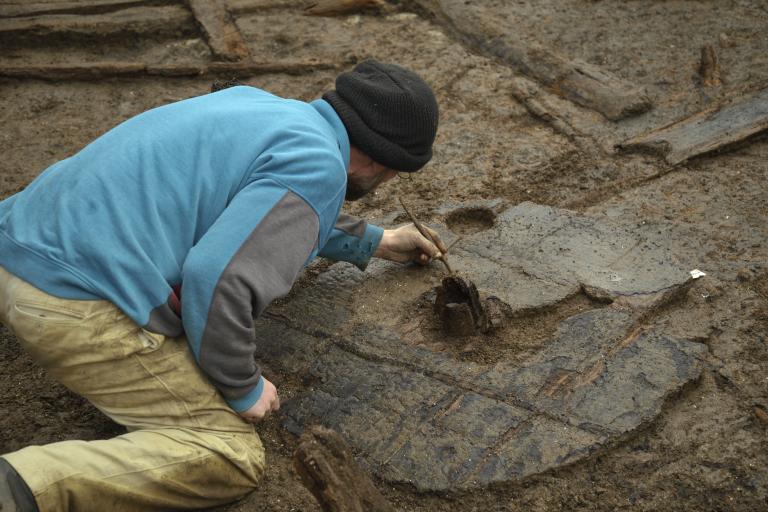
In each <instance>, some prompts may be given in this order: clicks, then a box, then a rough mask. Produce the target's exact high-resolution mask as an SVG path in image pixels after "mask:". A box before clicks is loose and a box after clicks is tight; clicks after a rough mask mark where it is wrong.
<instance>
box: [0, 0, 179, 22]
mask: <svg viewBox="0 0 768 512" xmlns="http://www.w3.org/2000/svg"><path fill="white" fill-rule="evenodd" d="M172 4H178V1H175V0H72V1H64V2H20V3H2V4H1V5H0V18H11V17H23V16H41V15H43V14H102V13H105V12H112V11H116V10H118V9H125V8H127V7H140V6H160V5H172Z"/></svg>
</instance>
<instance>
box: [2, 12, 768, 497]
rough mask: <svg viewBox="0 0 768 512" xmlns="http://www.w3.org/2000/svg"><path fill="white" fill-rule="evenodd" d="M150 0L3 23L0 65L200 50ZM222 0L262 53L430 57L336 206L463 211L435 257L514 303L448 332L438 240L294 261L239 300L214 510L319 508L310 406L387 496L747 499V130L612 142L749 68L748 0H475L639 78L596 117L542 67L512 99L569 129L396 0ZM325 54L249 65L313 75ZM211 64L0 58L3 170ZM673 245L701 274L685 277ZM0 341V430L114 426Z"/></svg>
mask: <svg viewBox="0 0 768 512" xmlns="http://www.w3.org/2000/svg"><path fill="white" fill-rule="evenodd" d="M14 2H15V0H14ZM12 3H13V2H12ZM15 3H18V4H23V3H25V2H20V1H19V2H15ZM50 3H52V4H54V3H55V2H52V1H51V2H50ZM161 3H162V2H157V3H156V4H158V5H156V6H155V7H154V8H156V9H159V10H158V12H160V11H162V13H165V14H162V15H163V16H167V17H168V19H169V20H170V19H174V20H177V23H178V25H176V26H173V27H172V26H171V25H169V24H168V23H165V24H164V28H163V29H162V30H155V29H151V27H153V26H155V25H156V23H155V25H152V24H149V25H146V26H145V27H144V28H143V29H142V28H141V27H139V29H137V30H138V33H139V34H140V35H130V34H129V35H126V34H120V33H118V34H115V33H110V34H109V35H103V36H99V37H91V36H83V35H79V36H77V35H76V36H68V35H66V34H65V35H62V34H59V35H55V37H54V36H50V37H42V38H41V37H35V36H34V35H26V36H23V37H22V36H21V35H13V34H11V35H8V34H7V33H6V34H3V35H2V36H1V37H2V41H0V46H2V47H3V50H2V51H0V67H2V66H6V65H18V64H24V63H32V64H34V63H38V64H40V63H46V62H49V63H50V62H82V61H86V62H96V61H100V60H138V61H147V62H153V63H179V64H183V63H199V62H201V61H205V60H206V59H209V58H210V55H209V50H208V47H207V45H206V44H205V42H204V41H203V40H202V39H201V38H200V36H199V32H198V31H197V30H196V29H195V27H194V26H193V24H192V23H191V21H190V19H189V16H188V15H187V14H186V13H185V12H184V11H179V10H178V9H176V8H169V7H168V6H167V5H166V6H165V7H163V6H160V5H159V4H161ZM229 4H230V6H232V7H233V9H234V12H235V19H236V20H237V23H238V25H239V27H240V30H241V32H242V33H243V34H244V36H245V38H246V40H247V42H248V44H249V47H250V49H251V52H252V53H253V54H254V56H255V58H257V59H258V60H260V61H296V60H300V59H304V58H317V59H318V60H319V61H321V62H323V63H327V64H333V65H335V66H338V68H339V69H346V68H348V67H350V66H351V63H352V62H354V61H355V60H360V59H362V58H365V57H367V56H374V57H377V58H379V59H382V60H388V61H395V62H399V63H402V64H403V65H406V66H410V67H412V68H414V69H416V70H417V71H419V72H420V73H421V74H422V75H423V76H424V77H425V78H426V79H427V80H428V81H430V82H431V83H432V84H433V85H434V87H435V89H436V91H437V96H438V100H439V102H440V106H441V124H440V132H439V134H438V139H437V144H436V147H435V158H434V160H433V162H432V163H430V165H429V166H428V167H427V168H426V169H425V170H424V171H423V172H421V173H419V175H417V176H415V177H414V179H413V180H410V181H409V180H395V181H393V182H391V183H389V184H387V185H386V186H385V187H383V188H382V189H381V190H380V191H379V192H378V193H377V194H376V195H374V196H371V197H369V198H366V199H364V200H362V201H359V202H358V203H355V204H352V205H349V211H350V212H351V213H356V214H360V215H364V216H366V217H368V218H372V219H375V220H376V221H377V222H379V223H380V224H381V225H383V226H385V227H390V226H396V225H399V224H401V223H403V222H405V218H404V217H403V215H402V212H401V211H399V210H398V208H397V204H398V203H397V197H398V196H400V197H402V198H403V200H404V201H405V202H406V203H407V204H408V205H410V206H411V208H412V209H413V210H414V213H415V214H416V215H417V217H419V218H421V219H423V220H424V221H427V222H430V223H434V224H435V225H438V226H441V229H442V230H443V232H444V233H446V237H447V239H448V240H449V242H451V241H453V239H454V237H455V236H461V239H460V240H459V241H458V242H457V243H456V245H455V246H454V247H453V248H452V250H451V254H450V257H451V263H452V265H454V266H455V267H456V268H457V269H458V270H459V271H460V272H462V273H467V274H469V275H471V276H472V279H473V280H475V282H476V283H477V284H478V287H479V288H480V290H481V292H482V293H485V294H493V295H496V296H499V297H500V298H501V299H502V300H503V301H504V302H506V303H507V304H509V305H510V310H511V311H510V313H509V317H508V318H507V321H506V323H505V325H504V327H503V328H502V329H500V330H499V331H497V332H494V333H493V334H492V335H491V336H488V337H485V336H473V337H470V339H466V340H463V339H460V340H455V339H454V340H449V339H446V338H445V337H443V336H441V333H440V331H439V330H438V329H439V326H438V325H437V324H436V323H435V321H434V318H433V317H430V315H431V314H432V312H431V304H430V298H431V296H430V292H431V290H433V289H434V287H435V286H437V284H439V281H440V277H441V272H442V270H441V267H440V266H439V265H438V264H435V265H433V266H430V267H428V268H426V269H422V268H412V267H402V268H401V267H396V266H394V265H389V264H384V263H375V264H373V265H372V266H371V267H370V268H369V270H368V271H367V272H366V273H365V274H362V273H360V272H358V271H357V270H355V269H354V268H352V267H350V266H348V265H345V264H335V265H330V264H328V263H327V262H322V261H321V262H317V263H315V264H313V265H312V266H311V267H310V268H309V269H307V271H306V272H305V273H304V274H303V275H302V277H301V279H300V281H299V282H298V283H297V286H296V287H295V288H294V290H293V292H292V293H291V294H290V295H289V296H288V297H286V298H285V299H282V300H281V301H279V303H277V304H275V305H274V307H272V308H270V310H269V312H268V314H267V315H265V317H264V318H263V319H262V320H261V321H260V322H259V329H261V330H262V332H263V342H262V345H263V354H264V363H265V364H264V367H265V372H266V374H267V376H268V377H269V378H270V379H272V380H273V382H275V383H276V384H277V386H278V388H279V389H280V392H281V397H282V399H283V402H284V403H285V404H286V406H285V410H284V411H283V414H281V415H280V416H278V417H274V418H271V419H270V420H269V421H267V422H266V423H264V424H263V425H262V426H261V427H260V430H261V434H262V438H263V440H264V442H265V446H266V448H267V457H268V460H269V461H270V463H271V466H270V468H271V470H270V471H268V474H267V476H266V477H265V480H264V483H263V485H262V487H261V488H259V489H258V490H257V491H255V492H254V493H253V494H252V495H251V496H249V497H248V498H246V499H245V500H243V501H242V502H240V503H237V504H234V505H231V506H229V507H223V508H222V509H220V510H227V511H256V510H263V511H289V510H319V507H318V506H317V504H316V503H315V501H314V500H313V498H312V497H311V496H310V495H309V493H308V492H307V491H306V490H305V489H304V488H303V487H302V486H301V485H300V483H299V482H298V480H297V479H296V477H295V476H294V475H293V474H292V470H291V464H290V455H291V452H292V450H293V447H294V445H295V437H294V434H293V433H291V431H292V430H293V431H296V430H298V429H300V428H301V425H302V423H303V422H309V421H312V420H313V419H314V418H322V419H323V420H324V421H325V422H326V423H328V424H331V425H332V426H335V427H337V428H338V429H339V430H341V431H342V433H344V434H345V435H346V436H348V440H349V441H350V443H351V444H352V446H353V447H354V448H355V451H356V453H357V455H358V456H359V457H360V461H361V462H362V463H363V464H364V465H365V466H366V467H367V468H368V469H369V470H370V471H371V472H372V473H373V474H374V475H376V483H377V485H378V487H379V488H380V489H381V490H382V492H383V493H384V494H385V496H386V497H387V498H388V499H390V500H391V501H392V502H393V503H394V504H395V505H396V506H397V507H399V508H400V509H402V510H409V511H410V510H414V511H423V512H435V511H443V510H446V511H447V510H457V509H458V508H461V509H462V510H477V511H485V510H558V509H562V510H590V511H593V510H738V511H753V510H766V509H768V501H766V500H767V499H768V478H767V477H766V475H768V463H766V458H765V453H768V441H767V437H766V436H768V425H766V418H767V417H768V416H767V415H766V413H765V411H766V410H768V345H767V344H768V340H767V338H768V288H766V284H765V283H766V282H768V266H767V264H766V262H767V261H768V248H767V245H766V242H765V241H766V240H768V227H767V226H768V222H766V219H767V218H768V206H766V205H767V204H768V202H767V201H766V197H768V177H767V176H766V173H767V172H768V169H767V168H766V163H765V162H767V161H768V138H766V136H765V135H764V134H763V135H762V136H757V137H754V138H753V139H750V140H749V141H747V143H745V144H742V145H740V146H738V147H736V148H734V149H732V150H730V151H727V152H723V153H722V154H717V155H705V156H702V157H699V158H696V159H693V160H691V161H689V162H688V163H685V164H683V165H681V166H678V167H676V168H674V169H671V170H670V169H668V168H667V167H668V166H666V165H664V164H663V162H661V161H659V160H656V159H655V158H653V157H651V156H647V155H624V154H617V153H615V152H614V151H613V146H614V144H615V143H617V142H619V141H621V140H624V139H625V138H627V137H629V136H632V135H636V134H638V133H643V132H645V131H647V130H649V129H652V128H654V127H657V126H660V125H663V124H666V123H668V122H670V121H672V120H675V119H678V118H680V117H681V116H683V115H687V114H692V113H694V112H696V111H698V110H700V109H702V108H706V107H708V106H711V105H713V104H715V103H716V102H717V101H718V100H719V99H721V98H725V97H728V96H730V95H735V94H740V93H741V92H742V91H747V90H753V89H754V88H758V87H761V86H763V87H764V86H765V84H766V79H768V76H767V75H766V74H765V73H766V69H768V67H766V65H765V64H767V63H768V62H766V60H765V59H766V57H765V56H766V55H768V40H767V39H766V38H765V30H764V29H765V27H766V26H768V12H766V8H765V5H764V4H763V3H762V2H757V1H746V2H737V1H725V2H709V3H707V2H704V3H702V2H691V1H683V0H679V1H678V0H675V1H667V2H661V1H659V2H656V1H649V2H631V3H626V2H618V1H613V0H603V1H599V2H589V3H584V2H577V1H567V2H549V1H548V2H521V3H515V4H513V3H503V5H502V3H501V2H497V3H493V2H484V3H482V5H478V6H477V9H478V11H477V13H478V14H476V15H477V16H479V17H480V20H481V21H483V20H485V22H487V23H489V24H501V25H505V24H507V25H508V24H513V25H514V27H515V29H516V31H517V33H519V34H520V37H521V38H531V39H535V40H536V41H537V42H539V43H540V44H542V45H543V46H545V47H546V48H548V49H550V50H551V51H556V52H558V53H559V54H560V55H564V56H566V57H567V58H572V59H582V60H585V61H587V62H589V63H590V64H592V65H596V66H598V67H600V68H601V69H604V70H605V71H608V72H611V73H614V74H616V75H617V76H618V77H620V78H622V79H624V80H627V81H630V82H631V83H633V84H636V85H639V86H642V87H643V88H645V89H646V91H647V92H648V94H649V95H650V97H651V98H652V99H653V101H654V105H655V108H654V109H652V110H651V111H649V112H648V113H646V114H643V115H641V116H637V117H633V118H628V119H626V120H623V121H620V122H616V123H613V122H609V121H606V120H605V119H604V118H603V117H602V116H600V115H599V114H597V113H595V112H594V111H591V110H587V109H584V108H582V107H578V106H576V105H574V104H573V103H571V102H569V101H567V100H565V99H563V98H561V97H559V96H557V95H555V94H551V93H550V91H548V90H546V88H544V89H542V91H541V92H540V93H539V94H538V96H537V99H538V100H539V101H540V102H541V103H542V104H544V105H546V106H548V108H551V109H553V111H556V112H558V113H559V114H560V115H561V116H562V118H563V119H565V120H566V121H567V122H568V123H569V126H570V127H571V128H572V131H570V132H567V131H563V130H562V129H555V128H553V125H552V124H550V123H548V122H547V121H546V120H545V119H544V120H543V119H541V118H538V117H534V116H533V115H531V113H530V111H529V109H528V108H526V106H525V105H524V104H522V103H521V102H520V101H518V100H516V99H515V97H514V96H513V95H512V94H511V93H510V91H509V88H508V86H509V85H510V83H511V81H512V80H514V79H516V78H517V77H519V75H518V73H517V72H516V71H515V70H513V69H511V68H509V67H507V66H505V65H502V64H500V63H499V62H496V61H494V60H491V59H489V58H487V57H484V56H482V55H480V54H478V53H476V51H475V50H474V49H469V48H467V47H466V46H465V45H464V44H463V43H462V42H460V41H458V40H457V39H456V38H455V35H454V33H453V32H452V31H451V30H449V29H446V28H445V27H444V26H443V25H442V24H441V23H439V22H436V21H435V20H433V19H431V18H430V17H429V16H427V15H425V13H424V11H423V10H422V9H419V8H416V6H415V3H410V2H406V3H402V4H398V5H394V4H393V5H391V6H390V7H391V9H389V10H388V11H387V12H385V13H379V14H376V13H366V14H361V15H349V16H339V17H334V18H310V17H304V16H301V15H300V10H301V8H302V6H303V4H302V3H300V2H298V1H297V2H290V1H288V2H285V1H272V0H229ZM496 4H498V5H496ZM136 9H138V10H136ZM141 9H143V8H141V7H140V8H135V7H134V8H132V12H131V13H127V14H125V16H128V15H130V16H129V17H134V16H141V15H142V14H141ZM493 17H495V18H496V19H491V18H493ZM491 22H492V23H491ZM153 23H154V22H153ZM150 29H151V30H150ZM105 30H106V28H105ZM150 34H151V36H150ZM62 43H64V46H63V47H62V46H61V45H62ZM704 44H712V45H714V47H715V48H716V50H717V52H718V55H719V57H720V61H721V65H722V68H723V81H724V84H723V85H722V86H721V87H717V88H705V87H702V86H701V84H700V83H699V82H698V80H697V77H696V67H697V65H698V56H699V51H700V48H701V46H702V45H704ZM57 45H58V46H57ZM335 74H336V72H335V71H333V70H321V71H314V72H309V73H305V74H303V75H301V76H289V75H285V74H266V75H258V76H253V77H250V78H248V79H247V80H246V82H247V83H249V84H252V85H255V86H258V87H263V88H266V89H269V90H271V91H273V92H275V93H277V94H280V95H283V96H288V97H296V98H300V99H305V100H310V99H314V98H316V97H318V96H319V95H320V94H321V93H322V92H323V91H324V90H326V89H327V88H329V87H331V86H332V83H333V78H334V76H335ZM211 81H212V80H211V79H203V78H160V77H149V76H148V77H145V78H131V79H105V80H100V81H67V80H64V81H42V80H24V79H0V103H1V104H2V106H3V108H2V109H0V120H2V124H3V127H4V129H3V130H2V131H1V132H0V150H1V151H2V154H3V156H4V158H3V162H2V164H0V194H1V195H2V197H6V196H8V195H10V194H13V193H14V192H16V191H18V190H20V189H21V188H22V187H24V186H25V185H26V184H27V183H28V182H29V181H31V180H32V179H33V178H34V176H36V175H37V174H38V173H39V172H41V171H42V170H43V169H44V168H45V167H47V166H48V165H50V164H51V163H53V162H55V161H56V160H58V159H61V158H65V157H67V156H69V155H71V154H72V153H73V152H75V151H77V150H78V149H79V148H80V147H82V146H83V145H85V144H87V143H88V142H89V141H90V140H91V139H92V138H94V137H96V136H98V135H99V134H100V133H102V132H104V131H105V130H107V129H109V128H110V127H112V126H114V125H115V124H116V123H118V122H120V121H122V120H124V119H126V118H128V117H130V116H132V115H135V114H137V113H139V112H141V111H143V110H146V109H148V108H151V107H153V106H157V105H161V104H165V103H168V102H172V101H176V100H179V99H182V98H185V97H189V96H193V95H197V94H202V93H204V92H206V91H207V90H208V87H209V85H210V82H211ZM489 212H490V213H489ZM451 233H452V234H451ZM489 245H490V247H489ZM499 246H501V247H504V250H503V251H500V250H498V247H499ZM539 249H541V251H539ZM478 261H480V262H482V265H478V264H476V262H478ZM694 268H699V269H702V270H704V271H705V272H706V273H707V275H706V276H705V277H702V278H700V279H697V280H695V281H689V280H688V273H687V272H688V271H689V270H692V269H694ZM473 272H474V273H475V274H474V275H473V274H472V273H473ZM500 276H501V277H500ZM638 291H640V292H642V293H637V292H638ZM654 292H658V293H654ZM308 303H309V304H311V307H305V308H303V309H299V311H300V312H301V316H299V315H296V314H295V311H296V308H299V307H300V306H301V305H302V304H308ZM292 308H293V309H292ZM329 312H332V314H329ZM0 368H2V371H1V372H0V373H1V375H2V377H0V378H2V382H3V385H2V386H0V452H6V451H10V450H15V449H18V448H20V447H21V446H24V445H26V444H31V443H47V442H52V441H57V440H61V439H100V438H107V437H110V436H112V435H114V434H115V433H117V432H119V427H117V426H115V425H114V424H112V423H111V422H109V421H108V420H107V419H106V418H104V417H103V416H101V415H100V413H98V412H97V411H95V410H94V409H92V408H91V407H90V406H89V405H88V404H87V403H84V402H83V401H82V400H80V399H79V398H77V397H75V396H73V395H72V394H70V393H69V392H68V391H66V390H65V389H63V388H61V387H60V386H58V385H56V384H55V383H53V382H52V381H51V380H50V379H49V378H48V377H47V376H46V375H45V374H44V372H43V371H42V370H40V369H38V368H37V367H36V366H35V365H34V364H32V363H31V362H30V361H29V359H28V358H27V357H26V355H24V354H23V353H21V352H20V350H19V348H18V345H17V344H16V342H15V340H14V339H13V338H12V337H11V336H10V335H8V333H7V331H5V330H0ZM286 427H287V428H286ZM424 490H428V491H429V492H420V491H424Z"/></svg>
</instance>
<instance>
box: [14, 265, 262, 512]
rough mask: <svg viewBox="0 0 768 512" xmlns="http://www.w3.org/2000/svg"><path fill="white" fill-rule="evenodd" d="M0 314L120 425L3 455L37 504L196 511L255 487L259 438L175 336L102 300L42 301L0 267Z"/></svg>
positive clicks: (41, 358)
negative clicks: (114, 431) (98, 435)
mask: <svg viewBox="0 0 768 512" xmlns="http://www.w3.org/2000/svg"><path fill="white" fill-rule="evenodd" d="M0 320H2V322H3V323H4V324H6V325H7V326H8V327H9V328H10V329H11V330H12V331H13V333H14V334H15V335H16V337H17V338H18V339H19V342H20V343H21V345H22V346H23V348H24V349H25V350H26V351H27V353H28V354H30V355H31V357H32V358H33V359H34V360H35V361H36V362H37V363H38V364H40V365H41V366H42V367H44V368H45V369H46V370H47V371H48V373H49V374H50V375H51V376H53V377H54V378H55V379H56V380H58V381H59V382H61V383H62V384H64V385H65V386H67V387H68V388H69V389H71V390H72V391H74V392H75V393H78V394H80V395H82V396H84V397H85V398H87V399H88V400H89V401H90V402H91V403H92V404H93V405H95V406H96V407H97V408H98V409H99V410H101V411H102V412H103V413H104V414H106V415H107V416H109V417H110V418H112V419H113V420H114V421H116V422H117V423H119V424H121V425H124V426H125V427H127V429H128V433H127V434H125V435H121V436H118V437H115V438H113V439H109V440H104V441H90V442H86V441H63V442H59V443H52V444H49V445H46V446H29V447H27V448H23V449H21V450H19V451H16V452H13V453H9V454H5V455H3V458H4V459H6V460H7V461H8V462H9V463H10V464H11V465H12V466H13V467H14V468H15V469H16V471H17V472H18V473H19V474H20V475H21V476H22V478H23V479H24V480H25V481H26V483H27V485H28V486H29V488H30V489H31V490H32V493H33V494H34V495H35V500H36V501H37V504H38V507H39V508H40V510H41V511H49V510H55V511H59V510H62V511H63V510H94V511H128V510H142V511H144V510H179V509H191V508H203V507H210V506H215V505H220V504H223V503H228V502H230V501H233V500H235V499H238V498H240V497H242V496H244V495H245V494H247V493H248V492H249V491H251V490H253V488H254V487H255V486H256V483H257V481H258V480H259V478H260V477H261V476H262V474H263V472H264V448H263V446H262V444H261V441H260V440H259V437H258V435H257V434H256V433H255V431H254V428H253V425H251V424H249V423H246V422H245V421H243V420H242V419H241V418H240V416H238V415H237V414H236V413H235V412H233V411H232V410H231V409H230V408H229V407H228V406H227V404H226V403H225V402H224V400H223V399H222V398H221V396H220V395H219V393H218V392H217V391H216V389H215V388H214V387H213V386H212V385H211V384H210V383H209V382H208V380H207V379H206V377H205V376H204V375H203V374H202V373H201V372H200V370H199V369H198V367H197V364H196V363H195V361H194V359H193V358H192V355H191V352H190V350H189V348H188V345H187V342H186V339H184V338H175V339H165V338H164V337H163V336H161V335H158V334H153V333H150V332H147V331H144V330H142V329H141V328H140V327H138V326H137V325H136V324H135V323H134V322H133V321H131V320H130V319H129V318H128V317H126V316H125V314H123V313H122V312H121V311H120V310H119V309H118V308H117V307H115V306H114V305H113V304H112V303H110V302H107V301H74V300H63V299H59V298H56V297H53V296H51V295H48V294H46V293H44V292H42V291H40V290H38V289H37V288H34V287H33V286H31V285H30V284H28V283H26V282H25V281H22V280H21V279H19V278H17V277H15V276H13V275H11V274H10V273H8V272H6V271H5V270H4V269H3V268H2V267H0Z"/></svg>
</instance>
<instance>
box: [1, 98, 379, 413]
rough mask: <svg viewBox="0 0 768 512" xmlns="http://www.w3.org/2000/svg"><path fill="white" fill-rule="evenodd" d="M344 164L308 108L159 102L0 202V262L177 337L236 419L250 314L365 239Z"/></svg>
mask: <svg viewBox="0 0 768 512" xmlns="http://www.w3.org/2000/svg"><path fill="white" fill-rule="evenodd" d="M348 167H349V138H348V136H347V133H346V130H345V128H344V125H343V124H342V122H341V120H340V119H339V117H338V116H337V115H336V113H335V111H334V110H333V108H332V107H331V106H330V105H329V104H328V103H326V102H325V101H323V100H317V101H314V102H312V103H311V104H308V103H304V102H300V101H295V100H288V99H283V98H279V97H276V96H273V95H271V94H269V93H267V92H265V91H261V90H259V89H256V88H253V87H234V88H230V89H225V90H223V91H219V92H217V93H213V94H207V95H204V96H200V97H196V98H192V99H188V100H184V101H180V102H177V103H173V104H170V105H165V106H162V107H159V108H155V109H152V110H149V111H147V112H144V113H142V114H140V115H138V116H136V117H134V118H132V119H129V120H128V121H125V122H124V123H122V124H120V125H118V126H116V127H115V128H113V129H112V130H110V131H108V132H107V133H105V134H104V135H102V136H101V137H99V138H98V139H96V140H95V141H94V142H92V143H91V144H89V145H88V146H86V147H85V148H83V149H82V150H81V151H80V152H78V153H77V154H75V155H74V156H72V157H70V158H67V159H65V160H62V161H60V162H58V163H56V164H54V165H52V166H51V167H49V168H48V169H47V170H45V171H44V172H43V173H42V174H41V175H40V176H39V177H38V178H37V179H35V180H34V181H33V182H32V183H31V184H30V185H29V186H28V187H27V188H26V189H24V190H23V191H22V192H20V193H18V194H16V195H14V196H11V197H9V198H7V199H6V200H4V201H2V202H0V265H2V266H3V267H5V268H6V270H8V271H9V272H11V273H12V274H14V275H16V276H18V277H20V278H22V279H24V280H26V281H28V282H29V283H31V284H33V285H34V286H36V287H38V288H40V289H42V290H43V291H45V292H47V293H49V294H51V295H54V296H57V297H61V298H66V299H78V300H97V299H106V300H109V301H111V302H113V303H114V304H116V305H117V306H118V307H119V308H120V309H121V310H122V311H124V312H125V314H126V315H128V316H129V317H130V318H132V319H133V320H134V321H135V322H136V323H137V324H138V325H139V326H142V327H143V328H144V329H147V330H149V331H152V332H155V333H159V334H163V335H166V336H179V335H181V334H182V333H186V336H187V339H188V342H189V345H190V347H191V349H192V352H193V353H194V356H195V358H196V360H197V362H198V364H199V365H200V367H201V368H202V370H203V371H204V372H205V373H206V375H207V376H208V377H209V379H210V380H211V382H212V383H213V384H214V385H215V386H216V387H217V388H218V389H219V391H220V392H221V393H222V395H223V396H224V398H225V399H226V400H227V402H228V403H229V404H230V406H231V407H232V408H233V409H234V410H236V411H244V410H246V409H248V408H249V407H251V406H252V405H253V404H254V403H256V401H257V400H258V398H259V397H260V395H261V392H262V389H263V379H262V378H261V374H260V371H259V368H258V366H257V365H256V362H255V360H254V355H255V354H256V351H257V340H256V339H255V333H254V329H253V318H254V317H256V316H258V315H259V314H260V313H261V312H262V311H263V310H264V308H265V307H266V306H267V305H268V304H269V303H270V302H271V301H272V300H273V299H275V298H277V297H280V296H282V295H285V294H286V293H287V292H288V291H289V289H290V288H291V286H292V284H293V282H294V281H295V279H296V277H297V275H298V273H299V272H300V271H301V269H302V268H303V267H304V266H305V265H306V264H307V263H309V262H310V261H311V260H312V259H313V258H314V257H315V256H317V255H318V254H319V255H321V256H325V257H329V258H332V259H336V260H344V261H349V262H352V263H354V264H356V265H357V266H358V267H360V268H365V266H366V264H367V262H368V260H369V259H370V257H371V255H372V253H373V251H374V250H375V249H376V247H377V246H378V243H379V241H380V239H381V235H382V232H383V231H382V229H381V228H378V227H376V226H373V225H367V224H366V223H365V222H363V221H360V220H357V219H354V218H351V217H348V216H344V215H341V216H340V215H339V212H340V209H341V205H342V202H343V200H344V194H345V190H346V178H347V169H348ZM179 290H180V292H179ZM180 295H181V302H180V306H179V296H180Z"/></svg>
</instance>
